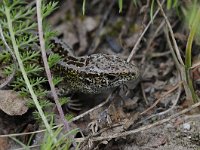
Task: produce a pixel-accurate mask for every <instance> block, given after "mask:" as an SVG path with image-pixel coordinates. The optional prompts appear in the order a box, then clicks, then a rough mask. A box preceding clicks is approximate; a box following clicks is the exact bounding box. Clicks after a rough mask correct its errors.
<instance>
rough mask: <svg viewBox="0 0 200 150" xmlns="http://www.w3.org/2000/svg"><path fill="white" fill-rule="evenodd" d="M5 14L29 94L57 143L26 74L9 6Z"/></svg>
mask: <svg viewBox="0 0 200 150" xmlns="http://www.w3.org/2000/svg"><path fill="white" fill-rule="evenodd" d="M5 14H6V18H7V22H8V29H9V33H10V37H11V41H12V45H13V49H14V52H15V55H16V59H17V61H18V64H19V68H20V70H21V72H22V76H23V78H24V81H25V83H26V85H27V87H28V89H29V92H30V94H31V97H32V99H33V101H34V103H35V105H36V108H37V109H38V112H39V114H40V116H41V118H42V120H43V122H44V124H45V126H46V128H47V130H48V132H49V134H50V136H51V137H52V138H53V139H54V142H56V141H57V140H56V138H55V137H54V136H53V131H52V130H51V128H50V125H49V123H48V121H47V119H46V117H45V115H44V112H43V111H42V108H41V107H40V104H39V101H38V99H37V96H36V94H35V93H34V91H33V88H32V86H31V84H30V81H29V79H28V76H27V74H26V71H25V69H24V65H23V63H22V60H21V58H20V54H19V49H18V46H17V43H16V40H15V34H14V31H13V26H12V20H11V16H10V8H8V7H7V6H5Z"/></svg>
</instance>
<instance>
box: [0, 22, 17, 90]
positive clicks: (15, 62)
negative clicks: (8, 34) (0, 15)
mask: <svg viewBox="0 0 200 150" xmlns="http://www.w3.org/2000/svg"><path fill="white" fill-rule="evenodd" d="M0 35H1V39H2V41H3V43H4V44H5V46H6V48H7V50H8V51H9V52H10V54H11V56H12V58H13V60H14V65H15V66H14V68H13V72H12V74H11V75H10V76H9V77H7V78H6V80H5V81H4V82H3V83H2V84H1V85H0V89H3V88H4V87H5V86H6V85H8V84H9V83H10V82H12V80H13V78H14V76H15V73H16V70H17V67H18V66H17V60H16V57H15V54H14V53H13V51H12V50H11V48H10V47H9V45H8V44H7V42H6V40H5V37H4V35H3V30H2V26H1V24H0Z"/></svg>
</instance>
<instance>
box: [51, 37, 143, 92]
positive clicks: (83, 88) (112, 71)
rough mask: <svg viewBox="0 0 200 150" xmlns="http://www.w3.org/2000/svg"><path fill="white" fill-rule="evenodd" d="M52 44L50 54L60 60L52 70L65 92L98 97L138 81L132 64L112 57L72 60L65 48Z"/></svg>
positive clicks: (69, 52) (136, 69)
mask: <svg viewBox="0 0 200 150" xmlns="http://www.w3.org/2000/svg"><path fill="white" fill-rule="evenodd" d="M52 43H53V45H54V46H53V48H52V50H51V52H50V53H58V54H59V55H61V56H62V58H63V59H62V61H60V62H59V63H58V65H57V67H56V69H57V71H58V72H60V75H61V76H62V77H63V78H64V83H65V85H66V87H67V88H68V90H69V91H72V92H83V93H101V92H102V91H105V90H108V89H111V88H114V87H117V86H120V85H122V84H126V83H127V82H129V81H133V80H136V79H137V78H138V77H139V70H138V68H137V67H136V65H135V64H134V63H128V62H127V61H125V60H123V59H121V58H120V57H118V56H116V55H107V54H92V55H90V56H83V57H75V56H74V55H73V54H72V51H71V48H70V47H69V46H68V45H67V44H65V43H63V42H60V41H59V40H58V39H54V40H53V42H52ZM54 69H55V68H54Z"/></svg>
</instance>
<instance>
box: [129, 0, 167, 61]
mask: <svg viewBox="0 0 200 150" xmlns="http://www.w3.org/2000/svg"><path fill="white" fill-rule="evenodd" d="M164 2H165V0H163V2H162V4H163V3H164ZM159 11H160V8H158V9H157V10H156V12H155V14H154V15H153V18H152V19H151V20H150V21H149V23H148V24H147V26H146V28H145V29H144V31H143V32H142V34H141V35H140V37H139V38H138V40H137V42H136V43H135V46H134V47H133V49H132V51H131V53H130V55H129V57H128V59H127V62H130V61H131V59H132V57H133V55H134V54H135V53H136V51H137V49H138V45H139V43H140V41H141V40H142V38H143V36H144V34H145V33H146V32H147V30H148V29H149V27H150V25H151V24H152V22H153V20H154V18H155V17H156V16H157V14H158V12H159Z"/></svg>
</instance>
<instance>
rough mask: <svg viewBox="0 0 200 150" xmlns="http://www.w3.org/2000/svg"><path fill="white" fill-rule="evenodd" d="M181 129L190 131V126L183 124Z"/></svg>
mask: <svg viewBox="0 0 200 150" xmlns="http://www.w3.org/2000/svg"><path fill="white" fill-rule="evenodd" d="M183 129H185V130H190V129H191V125H190V124H189V123H184V124H183Z"/></svg>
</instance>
